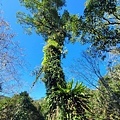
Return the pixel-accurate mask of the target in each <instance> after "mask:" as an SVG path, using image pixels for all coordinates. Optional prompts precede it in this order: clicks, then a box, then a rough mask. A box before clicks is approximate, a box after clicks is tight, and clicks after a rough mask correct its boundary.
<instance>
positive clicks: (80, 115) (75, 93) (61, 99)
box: [48, 80, 89, 120]
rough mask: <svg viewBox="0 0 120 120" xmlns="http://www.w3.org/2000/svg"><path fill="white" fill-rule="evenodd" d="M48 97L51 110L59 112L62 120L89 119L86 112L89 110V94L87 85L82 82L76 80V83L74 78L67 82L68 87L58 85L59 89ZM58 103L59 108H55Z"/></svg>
mask: <svg viewBox="0 0 120 120" xmlns="http://www.w3.org/2000/svg"><path fill="white" fill-rule="evenodd" d="M53 91H54V89H53ZM55 98H57V100H58V101H56V99H55ZM48 99H50V106H49V107H50V108H49V110H50V111H52V112H53V113H56V115H58V113H59V115H58V116H57V118H58V117H59V119H60V120H74V119H79V120H87V118H86V116H85V112H86V110H88V111H89V107H88V99H89V95H88V94H86V87H85V86H84V85H83V84H82V83H78V82H76V84H74V81H73V80H72V81H70V82H68V83H67V84H66V88H63V87H61V86H60V85H58V90H57V91H54V93H53V94H51V95H50V96H49V98H48ZM56 105H57V106H59V108H57V109H55V107H54V106H56ZM50 113H51V112H50ZM52 115H53V114H52Z"/></svg>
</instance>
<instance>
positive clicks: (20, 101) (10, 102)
mask: <svg viewBox="0 0 120 120" xmlns="http://www.w3.org/2000/svg"><path fill="white" fill-rule="evenodd" d="M0 119H1V120H6V119H8V120H10V119H12V120H33V119H34V120H44V118H43V116H42V114H41V113H40V112H39V111H38V110H37V108H36V107H35V106H34V105H33V102H32V100H31V98H30V97H29V95H28V93H27V92H22V93H20V95H14V96H13V97H12V98H5V99H2V100H0Z"/></svg>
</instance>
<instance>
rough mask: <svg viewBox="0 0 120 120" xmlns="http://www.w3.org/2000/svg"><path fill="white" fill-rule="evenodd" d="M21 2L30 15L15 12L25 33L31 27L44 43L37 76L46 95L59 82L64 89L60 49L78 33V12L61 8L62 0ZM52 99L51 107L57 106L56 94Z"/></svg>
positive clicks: (73, 40)
mask: <svg viewBox="0 0 120 120" xmlns="http://www.w3.org/2000/svg"><path fill="white" fill-rule="evenodd" d="M20 2H21V4H22V5H23V6H25V7H26V8H27V9H28V10H29V11H30V14H25V13H22V12H18V14H17V17H18V21H19V23H20V24H24V27H25V28H27V30H28V32H31V30H32V29H34V30H35V31H36V33H37V34H39V35H42V36H43V38H44V39H45V42H46V45H45V46H44V48H43V52H44V58H43V61H42V64H41V68H40V69H39V71H37V77H36V79H38V78H40V76H43V77H42V78H41V79H42V81H43V82H44V83H45V86H46V90H47V95H48V96H49V95H51V94H52V93H54V91H57V90H58V87H57V86H58V85H59V86H61V87H63V88H66V81H65V75H64V73H63V69H62V67H61V58H62V57H65V52H64V50H63V48H64V44H65V41H66V40H69V41H70V42H75V38H76V37H77V36H78V35H79V32H78V30H79V27H80V21H81V19H80V18H79V17H78V16H77V15H70V14H69V12H68V11H67V10H63V12H62V11H61V9H62V7H64V6H65V0H49V1H48V0H34V1H33V0H20ZM52 101H53V102H55V106H54V108H53V109H57V106H58V97H56V95H55V96H54V97H53V98H52ZM56 114H57V113H56ZM53 117H54V116H53ZM56 119H57V118H56Z"/></svg>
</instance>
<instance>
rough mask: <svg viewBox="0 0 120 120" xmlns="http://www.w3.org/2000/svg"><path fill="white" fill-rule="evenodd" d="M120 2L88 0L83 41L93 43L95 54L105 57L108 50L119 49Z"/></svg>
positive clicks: (113, 0) (84, 17) (84, 18)
mask: <svg viewBox="0 0 120 120" xmlns="http://www.w3.org/2000/svg"><path fill="white" fill-rule="evenodd" d="M119 25H120V3H119V1H118V0H88V1H87V3H86V8H85V10H84V16H83V24H82V26H83V27H82V28H83V29H81V30H82V36H81V39H82V41H83V43H86V42H87V43H91V47H90V51H91V52H92V54H93V55H98V56H101V57H102V58H103V59H104V58H105V53H106V52H111V51H112V50H114V49H119V43H120V41H119V40H120V30H119V29H120V27H119Z"/></svg>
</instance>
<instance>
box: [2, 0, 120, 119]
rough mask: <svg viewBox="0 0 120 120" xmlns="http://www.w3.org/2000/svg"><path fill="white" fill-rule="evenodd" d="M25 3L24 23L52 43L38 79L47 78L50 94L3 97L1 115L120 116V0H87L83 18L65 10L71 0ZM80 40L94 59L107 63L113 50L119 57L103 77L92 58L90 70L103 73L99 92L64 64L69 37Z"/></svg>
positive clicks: (29, 0)
mask: <svg viewBox="0 0 120 120" xmlns="http://www.w3.org/2000/svg"><path fill="white" fill-rule="evenodd" d="M20 3H21V5H22V6H24V7H25V8H26V9H27V10H28V11H29V13H24V12H18V13H17V18H18V22H19V23H20V24H21V25H23V26H24V27H25V29H27V32H28V33H32V30H34V31H35V32H36V34H38V35H42V36H43V39H44V40H45V43H46V44H45V46H44V48H43V53H44V58H43V61H42V63H41V65H40V67H39V70H37V71H35V75H36V80H35V82H34V83H36V81H37V80H38V79H41V80H42V82H44V84H45V87H46V97H45V98H43V99H41V100H38V101H33V100H32V99H31V98H30V97H29V94H28V93H27V92H22V93H20V94H18V95H14V96H13V97H12V98H8V97H5V98H4V97H3V96H2V97H0V119H1V120H6V119H7V120H120V63H119V54H120V50H119V42H120V41H119V39H120V3H119V1H118V0H87V1H86V5H85V10H84V15H83V16H78V15H73V14H70V13H69V12H68V10H66V9H63V10H62V8H64V6H65V4H66V1H65V0H49V1H48V0H34V1H33V0H20ZM61 10H62V11H61ZM0 27H1V26H0ZM78 39H79V40H80V43H81V44H89V47H88V49H86V51H85V52H86V55H88V56H90V57H91V58H98V59H100V60H101V61H103V62H104V61H105V60H106V59H108V55H109V54H112V55H115V56H116V57H115V58H118V59H117V60H116V59H115V60H114V59H113V60H112V61H108V63H106V64H108V66H107V68H108V69H107V68H106V69H107V70H106V74H105V75H104V76H101V75H100V74H99V70H98V69H97V70H96V68H95V67H96V64H95V65H94V63H95V62H94V61H93V62H91V61H90V59H88V58H87V57H86V60H87V61H88V62H89V63H90V64H91V65H92V69H91V68H90V69H89V70H90V71H92V70H93V72H94V73H95V74H96V75H97V76H98V80H97V81H98V84H97V85H96V89H94V90H93V89H91V88H88V87H86V86H85V85H83V84H82V83H80V82H75V81H74V80H71V81H69V82H68V80H66V77H65V74H64V72H63V69H62V66H61V61H62V59H63V58H65V56H66V52H65V51H64V47H65V45H66V44H65V43H66V40H67V41H69V43H75V42H76V41H78ZM91 60H92V59H91ZM116 61H117V62H116ZM84 67H85V66H84ZM90 71H89V72H90ZM86 76H87V74H86ZM86 78H87V77H86ZM0 83H1V82H0ZM1 90H2V89H1Z"/></svg>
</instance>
